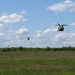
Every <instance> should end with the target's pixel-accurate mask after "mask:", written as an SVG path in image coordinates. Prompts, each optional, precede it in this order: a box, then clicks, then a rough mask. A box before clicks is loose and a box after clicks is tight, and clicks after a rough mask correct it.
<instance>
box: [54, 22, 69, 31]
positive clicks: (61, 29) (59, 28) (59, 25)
mask: <svg viewBox="0 0 75 75" xmlns="http://www.w3.org/2000/svg"><path fill="white" fill-rule="evenodd" d="M55 26H58V31H64V26H68V25H66V24H62V25H61V24H59V23H57V25H55Z"/></svg>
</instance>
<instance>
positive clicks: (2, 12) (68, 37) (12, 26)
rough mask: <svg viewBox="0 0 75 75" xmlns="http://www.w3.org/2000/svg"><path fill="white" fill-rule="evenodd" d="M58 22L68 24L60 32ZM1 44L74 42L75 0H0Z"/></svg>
mask: <svg viewBox="0 0 75 75" xmlns="http://www.w3.org/2000/svg"><path fill="white" fill-rule="evenodd" d="M57 23H60V24H68V25H69V26H66V27H65V30H64V31H63V32H58V30H57V27H56V26H54V24H57ZM27 37H30V40H29V41H28V40H27ZM0 44H1V45H0V47H7V46H10V47H16V46H23V47H48V46H49V47H63V46H75V0H19V1H17V0H11V1H10V0H6V1H5V0H0Z"/></svg>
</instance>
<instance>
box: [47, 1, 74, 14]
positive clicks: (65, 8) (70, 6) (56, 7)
mask: <svg viewBox="0 0 75 75" xmlns="http://www.w3.org/2000/svg"><path fill="white" fill-rule="evenodd" d="M47 9H48V10H49V11H53V12H56V13H58V12H75V2H73V1H72V0H65V1H64V2H61V3H57V4H53V5H51V6H49V7H48V8H47Z"/></svg>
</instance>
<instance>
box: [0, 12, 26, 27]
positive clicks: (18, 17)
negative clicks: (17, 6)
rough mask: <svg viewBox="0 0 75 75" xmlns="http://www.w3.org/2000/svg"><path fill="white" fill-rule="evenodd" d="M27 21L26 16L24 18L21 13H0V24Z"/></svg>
mask: <svg viewBox="0 0 75 75" xmlns="http://www.w3.org/2000/svg"><path fill="white" fill-rule="evenodd" d="M24 21H27V18H24V16H23V15H22V14H16V13H12V14H11V15H8V14H7V13H6V14H2V15H0V26H2V25H5V24H11V23H18V22H24Z"/></svg>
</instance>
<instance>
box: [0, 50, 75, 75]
mask: <svg viewBox="0 0 75 75" xmlns="http://www.w3.org/2000/svg"><path fill="white" fill-rule="evenodd" d="M0 75H75V51H6V52H0Z"/></svg>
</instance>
